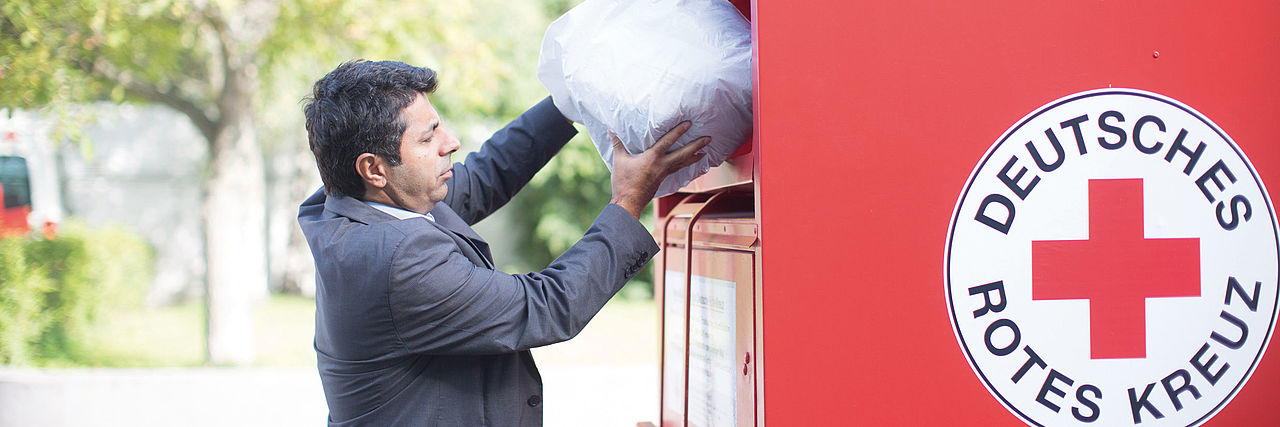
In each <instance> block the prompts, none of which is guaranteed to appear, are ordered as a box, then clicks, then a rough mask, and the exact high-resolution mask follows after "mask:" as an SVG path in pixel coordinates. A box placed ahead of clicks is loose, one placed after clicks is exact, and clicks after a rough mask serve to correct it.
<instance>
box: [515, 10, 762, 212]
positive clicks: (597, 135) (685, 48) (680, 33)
mask: <svg viewBox="0 0 1280 427" xmlns="http://www.w3.org/2000/svg"><path fill="white" fill-rule="evenodd" d="M538 62H539V63H538V79H539V80H541V81H542V85H543V86H545V87H546V88H547V90H548V91H549V92H551V97H552V98H553V99H554V100H555V104H556V107H557V108H559V109H560V112H561V113H563V114H564V115H565V117H567V118H569V120H573V121H574V122H578V123H582V124H583V125H584V126H586V128H587V133H588V134H590V135H591V139H592V141H594V142H595V145H596V149H597V150H599V151H600V156H601V157H602V158H603V159H604V162H605V164H606V165H609V168H610V169H612V168H613V162H612V159H613V144H612V141H611V140H610V139H609V134H608V132H609V131H613V132H614V133H615V134H617V135H618V139H620V140H622V142H623V145H624V146H625V147H626V149H627V151H628V152H631V153H632V154H637V153H640V152H642V151H644V150H645V149H647V148H649V147H650V146H652V145H653V144H654V143H656V142H657V140H658V138H660V137H662V135H663V134H664V133H666V131H668V130H670V129H671V128H673V127H675V125H677V124H679V123H680V122H682V121H685V120H689V121H692V122H693V127H692V128H690V129H689V131H688V132H687V133H685V134H684V136H683V137H681V138H680V139H679V140H677V141H676V143H675V147H677V148H678V147H681V146H683V145H685V144H688V143H689V142H691V141H693V140H694V139H696V138H698V137H701V136H705V135H709V136H711V144H710V145H708V146H707V148H705V149H704V151H705V152H706V153H707V155H706V156H705V157H703V158H702V160H700V161H698V163H694V164H693V165H690V166H688V167H686V168H684V169H681V170H679V171H676V172H675V173H672V174H671V175H670V176H668V177H667V179H666V181H663V182H662V185H661V186H660V187H659V188H658V193H657V196H664V195H667V194H671V193H674V192H676V190H679V189H680V188H681V187H683V186H685V185H686V184H688V183H689V181H692V180H693V179H694V178H697V177H698V176H700V175H702V174H704V173H706V172H707V170H708V169H710V168H711V167H712V166H716V165H719V164H720V163H721V162H723V161H724V160H725V159H726V158H728V157H729V155H730V154H733V152H734V151H736V150H737V149H738V146H739V145H741V144H742V143H744V142H746V141H747V140H749V139H750V138H751V126H752V121H751V25H750V24H749V23H748V22H747V21H746V19H745V18H743V17H742V14H740V13H739V12H738V10H737V9H735V8H734V7H733V5H732V4H730V3H729V2H728V1H724V0H586V1H584V2H582V4H579V5H578V6H577V7H574V8H573V9H572V10H570V11H569V12H568V13H565V14H564V16H561V17H560V18H559V19H557V20H556V21H555V22H552V23H551V25H550V26H549V27H547V32H546V35H545V36H544V37H543V39H542V53H541V56H540V57H539V61H538Z"/></svg>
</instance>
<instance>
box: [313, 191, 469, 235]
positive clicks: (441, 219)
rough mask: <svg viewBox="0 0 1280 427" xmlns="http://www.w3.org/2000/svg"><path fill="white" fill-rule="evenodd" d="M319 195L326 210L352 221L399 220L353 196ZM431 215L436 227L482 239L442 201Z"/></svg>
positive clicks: (370, 222)
mask: <svg viewBox="0 0 1280 427" xmlns="http://www.w3.org/2000/svg"><path fill="white" fill-rule="evenodd" d="M321 191H323V189H322V190H321ZM321 197H325V201H324V209H325V210H326V211H329V212H332V213H333V214H335V215H341V216H344V217H347V218H350V219H351V220H352V221H356V222H359V223H363V224H378V223H383V222H387V221H398V220H399V219H398V218H396V217H394V216H391V215H390V214H388V213H386V212H383V211H380V210H378V209H376V208H374V207H373V206H369V205H368V204H365V203H364V202H363V201H361V200H360V199H357V198H354V197H327V195H324V194H323V193H321ZM431 216H433V217H435V219H436V220H435V222H434V223H433V224H435V225H436V226H437V227H440V228H442V229H445V230H449V231H452V232H454V233H457V234H459V235H462V236H465V237H467V238H468V239H472V240H478V241H482V242H483V241H484V239H482V238H480V235H479V234H476V232H475V230H472V229H471V226H469V225H467V222H466V221H464V220H463V219H462V217H460V216H458V214H457V213H455V212H454V211H453V209H451V208H449V205H447V204H445V203H444V202H438V203H436V205H435V207H432V208H431ZM427 222H431V221H427Z"/></svg>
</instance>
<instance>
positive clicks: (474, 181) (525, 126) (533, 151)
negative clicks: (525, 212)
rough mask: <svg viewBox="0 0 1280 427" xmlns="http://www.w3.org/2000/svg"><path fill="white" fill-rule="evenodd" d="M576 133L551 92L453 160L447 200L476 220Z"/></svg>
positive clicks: (511, 193) (505, 198) (502, 202)
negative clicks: (464, 155)
mask: <svg viewBox="0 0 1280 427" xmlns="http://www.w3.org/2000/svg"><path fill="white" fill-rule="evenodd" d="M577 133H578V131H577V129H574V127H573V125H572V124H570V123H569V121H568V120H567V119H565V118H564V115H562V114H560V110H559V109H557V108H556V106H555V104H554V103H552V101H551V97H547V98H545V99H543V100H542V102H539V103H538V104H537V105H534V106H533V107H532V108H530V109H529V110H528V111H525V112H524V114H521V115H520V117H518V118H516V119H515V120H514V121H512V122H511V123H509V124H507V126H506V127H504V128H502V130H499V131H498V132H497V133H495V134H493V136H492V137H490V138H489V140H488V141H485V143H484V145H482V146H481V147H480V150H479V151H476V152H474V153H471V154H469V155H467V158H466V160H465V161H463V162H462V163H454V165H453V172H454V174H453V179H450V180H449V182H448V184H446V185H448V186H449V192H448V193H447V194H446V195H445V199H444V202H445V203H446V204H448V205H449V207H450V208H452V209H453V210H454V212H457V213H458V215H459V216H461V217H462V219H463V220H466V222H467V224H475V223H477V222H480V220H482V219H484V218H485V217H487V216H489V214H490V213H493V212H494V211H496V210H498V208H500V207H502V206H503V205H505V204H506V203H507V201H509V200H511V197H512V196H515V194H516V192H519V191H520V189H521V188H524V185H525V184H526V183H528V182H529V180H530V179H532V178H533V175H534V174H536V173H538V170H540V169H542V167H543V166H544V165H546V164H547V161H549V160H551V157H553V156H555V155H556V153H558V152H559V151H560V148H561V147H564V144H565V143H566V142H569V139H571V138H573V136H574V135H576V134H577Z"/></svg>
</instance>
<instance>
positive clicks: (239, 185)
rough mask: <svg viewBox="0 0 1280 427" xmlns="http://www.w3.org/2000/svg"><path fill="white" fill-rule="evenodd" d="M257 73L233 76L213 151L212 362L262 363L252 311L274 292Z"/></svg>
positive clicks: (209, 218) (208, 235)
mask: <svg viewBox="0 0 1280 427" xmlns="http://www.w3.org/2000/svg"><path fill="white" fill-rule="evenodd" d="M252 74H253V72H252V70H244V69H241V70H236V71H235V75H233V76H228V78H227V80H226V81H227V86H226V87H225V88H224V89H223V93H222V96H221V99H220V100H219V107H220V108H219V109H220V110H221V112H222V116H221V119H220V120H219V124H220V125H221V126H220V127H219V131H218V132H217V133H216V137H215V138H214V141H213V143H212V144H211V150H210V153H209V156H210V159H209V169H208V174H209V176H208V179H207V180H206V184H205V195H204V197H205V200H204V209H203V214H204V231H205V258H206V260H207V268H206V279H205V280H206V289H207V293H206V304H207V305H208V307H207V310H208V311H207V317H206V327H207V328H208V342H207V348H206V351H207V352H208V354H207V356H208V361H209V363H212V364H214V365H241V364H248V363H251V362H253V360H254V349H253V341H254V340H253V325H252V321H251V309H252V307H253V305H254V303H256V302H258V301H261V300H262V299H264V298H265V297H266V295H267V266H266V247H267V244H266V225H265V215H266V207H265V197H266V194H265V193H266V188H265V187H266V184H265V180H264V172H263V160H262V150H261V148H260V147H259V145H258V141H257V139H256V138H255V136H254V129H253V104H252V98H251V97H252V93H253V88H254V77H253V75H252Z"/></svg>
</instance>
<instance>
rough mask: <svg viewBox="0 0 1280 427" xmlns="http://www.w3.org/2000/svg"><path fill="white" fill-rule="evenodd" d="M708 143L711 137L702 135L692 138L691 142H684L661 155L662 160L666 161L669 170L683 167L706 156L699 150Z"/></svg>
mask: <svg viewBox="0 0 1280 427" xmlns="http://www.w3.org/2000/svg"><path fill="white" fill-rule="evenodd" d="M710 143H711V137H709V136H704V137H701V138H698V139H695V140H693V142H690V143H688V144H685V146H683V147H680V149H678V150H676V151H673V152H671V153H668V154H666V155H665V156H663V161H664V162H666V164H667V167H668V168H669V169H670V170H676V169H680V168H683V167H685V166H689V165H691V164H694V163H696V162H697V161H699V160H702V158H703V157H704V156H706V153H704V152H701V151H702V149H703V148H706V147H707V144H710Z"/></svg>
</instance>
